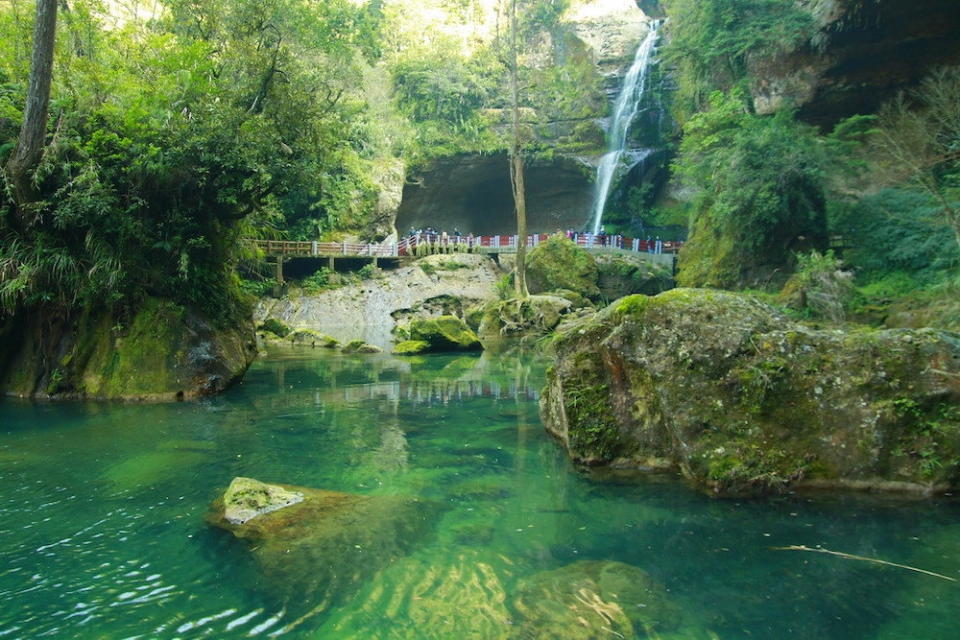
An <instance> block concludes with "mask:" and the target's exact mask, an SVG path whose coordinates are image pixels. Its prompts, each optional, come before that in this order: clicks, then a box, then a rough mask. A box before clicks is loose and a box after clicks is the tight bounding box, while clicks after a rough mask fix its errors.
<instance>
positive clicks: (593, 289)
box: [526, 234, 600, 299]
mask: <svg viewBox="0 0 960 640" xmlns="http://www.w3.org/2000/svg"><path fill="white" fill-rule="evenodd" d="M526 262H527V272H526V274H527V288H528V289H529V290H530V293H532V294H538V293H546V292H548V291H553V290H555V289H569V290H571V291H575V292H577V293H579V294H581V295H583V296H586V297H587V298H593V299H595V298H597V297H598V296H599V295H600V289H599V287H598V286H597V278H598V274H599V272H598V270H597V263H596V261H595V260H594V259H593V256H591V255H590V253H589V252H588V251H586V250H584V249H581V248H580V247H578V246H577V245H575V244H574V243H573V242H572V241H571V240H569V239H568V238H567V237H566V236H564V235H562V234H556V235H552V236H550V237H549V238H548V239H547V240H545V241H544V242H543V243H541V244H540V245H539V246H538V247H535V248H534V249H533V250H531V251H530V253H529V254H528V255H527V261H526Z"/></svg>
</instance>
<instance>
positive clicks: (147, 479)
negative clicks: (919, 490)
mask: <svg viewBox="0 0 960 640" xmlns="http://www.w3.org/2000/svg"><path fill="white" fill-rule="evenodd" d="M543 381H544V377H543V364H542V363H539V362H537V361H536V359H535V358H533V357H532V356H531V355H530V354H521V355H516V354H514V355H509V356H492V355H484V356H459V357H458V356H427V357H419V358H408V359H399V358H394V357H391V356H387V355H378V356H355V357H344V356H338V355H332V354H326V353H324V354H315V353H309V354H306V355H304V354H300V355H297V354H294V353H286V354H284V355H278V356H275V357H272V358H271V359H268V360H265V361H261V362H258V363H256V365H255V366H254V367H253V368H252V369H251V371H250V373H249V375H248V376H247V378H246V380H245V381H244V382H243V384H241V385H239V386H238V387H237V388H235V389H233V390H231V391H230V392H229V393H227V394H226V395H224V396H222V397H220V398H216V399H214V400H211V401H207V402H201V403H195V404H191V403H186V404H176V405H159V406H133V405H131V406H125V405H109V404H64V405H31V404H24V403H5V404H0V522H3V526H0V637H2V638H36V637H43V636H44V635H46V636H47V637H58V638H60V637H63V638H126V637H139V638H175V637H183V638H197V637H211V638H240V637H261V636H279V635H282V636H284V637H291V638H324V639H326V638H334V639H336V638H364V639H366V638H536V637H544V638H546V637H549V638H557V637H569V638H587V637H598V638H600V637H603V638H608V637H612V638H616V637H618V635H617V634H619V635H620V636H625V637H630V636H631V635H633V636H634V637H657V638H811V639H812V638H817V639H820V638H852V639H860V638H864V639H866V638H891V639H892V638H946V637H953V635H955V630H954V623H953V616H954V613H955V611H956V608H957V606H958V605H960V588H958V587H957V586H956V585H955V584H954V583H950V582H947V581H943V580H938V579H935V578H931V577H928V576H922V575H918V574H912V573H910V572H905V571H900V570H896V569H892V568H889V567H886V568H885V567H878V566H876V565H870V564H867V563H860V562H854V561H849V560H843V559H839V558H832V557H827V556H820V555H819V554H801V553H793V552H783V551H776V550H774V549H773V547H777V546H785V545H791V544H803V545H808V546H816V545H818V544H819V545H823V546H824V547H827V548H830V549H836V550H839V551H845V552H848V553H854V554H858V555H863V556H869V557H877V558H883V559H886V560H890V561H894V562H901V563H904V564H910V565H915V566H919V567H922V568H924V569H928V570H931V571H936V572H938V573H943V574H946V575H952V576H957V575H960V518H958V516H960V508H958V505H957V504H956V503H953V502H945V501H941V502H933V503H931V502H921V501H917V502H910V501H898V500H881V499H877V498H868V497H864V496H850V495H845V496H840V497H832V498H831V497H827V496H819V497H786V498H780V499H773V500H764V501H739V502H738V501H717V500H711V499H708V498H706V497H704V496H701V495H699V494H697V493H695V492H693V491H691V490H689V489H688V488H687V487H686V486H685V485H684V484H683V483H682V482H679V481H677V480H676V479H673V478H665V477H652V478H647V479H646V480H644V481H641V482H636V481H626V480H617V479H616V478H612V479H610V478H608V479H606V480H600V479H599V478H596V477H590V476H585V475H582V474H580V473H578V472H577V471H576V470H574V469H573V468H572V467H571V465H570V464H569V462H568V461H567V459H566V458H565V456H564V455H563V453H562V452H561V451H560V450H559V449H558V447H557V445H556V443H554V442H553V441H552V440H550V439H549V438H548V437H547V436H546V435H545V434H544V432H543V428H542V426H541V424H540V422H539V418H538V415H537V406H536V405H537V399H538V394H539V389H540V388H541V387H542V385H543ZM236 475H246V476H252V477H256V478H260V479H263V480H266V481H274V482H286V483H290V484H297V485H303V486H309V487H317V488H323V489H328V490H335V491H344V492H349V493H354V494H359V495H363V496H369V497H370V498H371V499H375V500H374V502H371V503H370V506H369V507H368V508H367V509H366V510H365V511H363V512H362V515H361V516H357V518H355V519H354V520H353V523H354V525H353V526H355V527H358V528H356V529H355V530H352V529H350V528H349V527H344V528H342V529H337V530H336V531H333V532H331V533H330V534H329V535H326V534H325V537H322V539H324V540H338V541H339V542H336V543H335V544H334V543H330V544H329V545H328V546H329V547H331V548H329V549H327V548H326V547H318V549H319V550H311V551H310V552H309V553H304V554H302V555H301V556H299V557H300V558H307V560H300V561H299V562H298V563H297V566H296V567H293V566H288V565H287V564H286V563H285V562H284V560H283V556H282V554H279V555H277V556H276V558H279V560H276V559H273V560H271V561H270V562H269V563H264V562H263V561H262V557H258V556H257V555H256V552H254V553H251V550H250V549H249V548H248V547H247V546H246V545H245V543H243V542H242V541H237V540H234V539H232V538H231V537H230V536H229V535H223V534H222V532H220V531H217V530H211V529H209V528H208V527H206V526H205V525H204V524H203V522H202V517H203V514H204V512H205V511H206V506H207V504H208V502H209V501H210V500H211V499H212V498H213V497H214V496H215V495H216V494H217V492H218V491H219V490H222V488H223V487H224V486H225V485H226V484H227V483H228V482H229V480H230V479H231V478H232V477H234V476H236ZM410 500H416V501H422V503H423V504H425V505H431V506H430V508H429V509H428V510H427V511H425V512H423V513H422V514H421V515H416V516H410V518H409V519H407V520H404V518H405V517H406V516H404V515H403V514H404V513H405V512H404V511H403V510H402V509H401V508H399V507H397V508H382V507H377V505H390V504H394V503H392V502H390V501H395V504H397V505H404V504H409V501H410ZM411 513H421V512H420V511H411ZM351 532H352V533H351ZM398 532H399V533H398ZM402 532H415V533H402ZM317 538H318V539H320V538H321V537H320V536H319V535H318V536H317ZM346 538H349V540H347V539H346ZM401 543H402V544H401ZM325 544H326V543H325ZM325 554H326V555H325ZM331 554H332V555H331ZM335 560H339V561H340V563H341V564H339V565H338V564H337V563H336V562H335ZM314 561H315V562H317V563H318V566H321V565H322V566H324V567H328V568H329V567H333V566H355V567H358V568H360V567H362V571H361V570H356V571H353V570H349V569H342V570H337V572H336V574H337V577H336V578H335V579H334V578H329V579H328V578H326V577H324V574H322V572H317V571H311V568H310V566H309V563H310V562H314ZM343 563H346V564H343ZM294 569H296V571H294ZM298 571H299V573H298ZM303 576H309V577H311V581H307V582H297V580H302V579H303ZM321 583H322V584H321ZM301 584H303V585H308V586H303V587H300V586H298V585H301Z"/></svg>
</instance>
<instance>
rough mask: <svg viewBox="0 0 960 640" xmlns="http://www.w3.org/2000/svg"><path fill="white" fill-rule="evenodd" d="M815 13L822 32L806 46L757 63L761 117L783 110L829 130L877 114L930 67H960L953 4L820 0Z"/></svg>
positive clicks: (941, 0)
mask: <svg viewBox="0 0 960 640" xmlns="http://www.w3.org/2000/svg"><path fill="white" fill-rule="evenodd" d="M804 4H806V5H808V6H809V7H810V11H811V12H812V13H813V14H814V17H815V18H816V21H817V25H818V32H817V34H816V35H815V36H814V38H813V39H812V41H811V42H810V43H809V44H808V45H807V46H805V47H803V48H801V49H800V50H798V51H794V52H792V53H790V54H787V55H784V56H780V57H777V58H774V59H755V60H754V61H753V62H752V69H751V75H753V76H754V77H755V78H756V80H755V82H754V84H753V87H752V93H753V98H754V103H755V105H756V109H757V112H758V113H772V112H773V111H776V110H778V109H780V108H781V107H784V106H789V105H793V106H795V107H797V108H798V109H799V111H798V116H799V117H800V118H801V119H803V120H806V121H808V122H812V123H815V124H818V125H823V126H831V125H833V124H834V123H836V122H837V121H838V120H840V119H842V118H845V117H847V116H851V115H853V114H856V113H873V112H874V111H876V109H877V107H878V106H879V105H880V104H881V103H882V102H883V101H885V100H887V99H889V98H890V97H892V96H893V95H894V94H895V93H896V92H897V91H899V90H901V89H904V88H908V87H911V86H913V85H914V84H916V83H917V82H918V81H919V80H920V79H921V78H923V77H924V76H925V75H926V74H927V73H928V72H929V71H930V70H931V69H933V68H935V67H937V66H942V65H953V64H957V63H960V47H957V44H956V34H957V32H958V31H960V10H958V6H957V3H956V2H955V1H954V0H923V1H922V2H919V3H918V2H909V1H908V0H883V1H882V2H877V1H872V2H865V1H862V0H821V1H819V2H806V3H804Z"/></svg>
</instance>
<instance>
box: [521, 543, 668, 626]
mask: <svg viewBox="0 0 960 640" xmlns="http://www.w3.org/2000/svg"><path fill="white" fill-rule="evenodd" d="M512 605H513V608H514V610H515V611H516V612H517V614H518V615H517V620H516V623H517V624H518V628H517V629H516V630H515V633H514V634H513V635H512V636H511V637H514V638H556V639H558V640H605V639H607V638H611V637H615V638H628V639H629V638H649V637H660V636H659V635H655V634H658V633H663V632H665V631H671V630H673V629H675V628H676V627H677V626H678V624H679V622H680V609H679V607H677V605H675V604H673V603H672V602H671V601H670V599H669V597H668V596H667V593H666V591H665V589H664V588H663V586H661V585H660V584H658V583H657V582H655V581H654V580H653V579H652V578H650V576H649V575H647V573H646V572H645V571H643V570H642V569H639V568H637V567H633V566H630V565H628V564H624V563H622V562H611V561H605V562H596V561H581V562H576V563H574V564H571V565H568V566H566V567H563V568H560V569H556V570H554V571H544V572H541V573H538V574H535V575H533V576H531V577H530V578H527V579H525V580H522V581H521V582H520V584H519V585H518V587H517V592H516V597H515V598H514V599H513V601H512Z"/></svg>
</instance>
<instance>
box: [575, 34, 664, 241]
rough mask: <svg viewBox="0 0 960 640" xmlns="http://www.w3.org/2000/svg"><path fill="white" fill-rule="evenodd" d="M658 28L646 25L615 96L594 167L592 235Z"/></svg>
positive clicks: (643, 84) (641, 89) (644, 82)
mask: <svg viewBox="0 0 960 640" xmlns="http://www.w3.org/2000/svg"><path fill="white" fill-rule="evenodd" d="M659 29H660V22H659V21H654V22H651V23H650V33H648V34H647V37H646V38H644V40H643V42H641V43H640V46H639V47H638V48H637V54H636V56H634V59H633V64H632V65H630V70H629V71H627V75H626V77H625V78H624V79H623V88H622V89H620V95H618V96H617V101H616V103H615V104H614V108H613V120H612V121H611V123H610V131H609V132H608V137H609V139H610V144H609V146H608V147H607V153H606V154H604V156H603V158H601V160H600V166H599V167H597V183H596V193H595V195H594V200H593V224H592V229H591V231H592V232H593V233H600V225H601V223H602V222H603V209H604V207H605V206H606V204H607V197H608V196H609V195H610V187H611V186H612V185H613V177H614V175H615V174H616V172H617V167H619V166H620V159H621V158H622V157H623V154H624V152H625V151H626V147H627V132H629V130H630V123H631V122H633V118H634V116H636V115H637V109H638V108H639V106H640V99H641V98H643V93H644V91H645V90H646V88H647V71H648V70H649V69H650V60H651V59H652V58H653V53H654V50H655V49H656V46H657V38H658V37H659V35H660V34H659Z"/></svg>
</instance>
